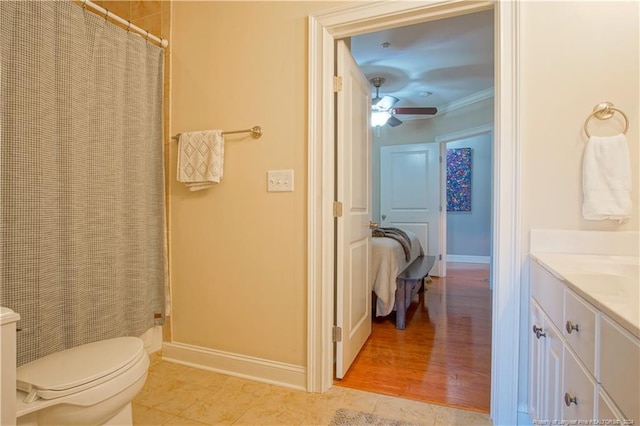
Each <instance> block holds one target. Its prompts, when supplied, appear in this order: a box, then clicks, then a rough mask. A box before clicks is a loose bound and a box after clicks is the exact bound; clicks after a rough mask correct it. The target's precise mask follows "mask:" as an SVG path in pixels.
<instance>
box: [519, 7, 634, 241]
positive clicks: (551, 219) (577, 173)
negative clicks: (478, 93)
mask: <svg viewBox="0 0 640 426" xmlns="http://www.w3.org/2000/svg"><path fill="white" fill-rule="evenodd" d="M639 7H640V3H638V2H635V1H634V2H607V1H604V2H544V3H543V2H523V3H522V19H521V22H522V25H521V28H520V31H521V40H520V42H521V62H520V70H521V74H520V78H521V88H522V89H521V93H520V100H521V105H522V110H521V113H522V114H521V122H520V128H521V141H522V168H521V170H522V192H521V193H522V229H523V231H524V235H523V237H524V238H523V244H524V247H525V248H526V247H527V246H528V238H527V234H528V231H529V230H530V229H534V228H555V229H580V230H610V231H615V230H638V229H639V223H640V221H639V219H640V216H639V214H640V211H639V210H638V202H639V201H638V191H639V189H638V169H639V168H640V161H639V157H638V156H639V154H638V153H639V152H640V151H639V150H638V148H639V147H638V145H639V143H638V142H639V141H638V135H639V134H640V133H639V132H638V127H639V126H640V120H639V115H640V112H639V110H638V104H639V99H638V96H639V91H640V87H639V86H638V80H639V78H638V76H639V75H640V70H639V68H638V58H639V54H638V48H639V35H638V28H639V27H640V25H639V24H640V22H639ZM602 101H611V102H613V103H614V104H615V105H616V106H617V107H618V108H621V109H622V110H623V111H624V112H625V113H626V114H627V116H628V117H629V119H630V120H631V125H630V129H629V133H628V134H627V139H628V141H629V149H630V151H631V158H632V170H633V185H634V186H633V206H634V207H633V213H632V217H633V219H632V221H631V222H630V223H628V224H625V225H619V224H618V223H617V222H613V221H603V222H601V221H586V220H584V219H583V218H582V213H581V206H582V181H581V177H582V153H583V150H584V147H585V142H586V136H584V134H583V132H582V125H583V123H584V121H585V119H586V117H587V115H588V114H589V113H590V112H591V111H592V109H593V107H594V105H596V104H598V103H600V102H602ZM619 118H620V116H619V115H617V114H616V116H615V120H616V121H617V120H618V119H619ZM598 121H599V120H596V119H594V120H591V123H590V127H589V129H590V131H591V133H592V134H598V135H607V134H609V135H611V134H616V133H620V131H621V130H622V128H623V126H622V125H621V123H620V122H619V121H617V122H616V121H614V119H611V120H608V121H607V122H606V123H598ZM598 124H605V125H606V126H598ZM599 127H603V129H599ZM604 127H608V128H604ZM525 252H526V251H525Z"/></svg>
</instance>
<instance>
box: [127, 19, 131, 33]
mask: <svg viewBox="0 0 640 426" xmlns="http://www.w3.org/2000/svg"><path fill="white" fill-rule="evenodd" d="M127 22H128V23H129V24H128V25H127V32H129V30H130V29H131V21H127Z"/></svg>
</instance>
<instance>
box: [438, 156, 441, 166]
mask: <svg viewBox="0 0 640 426" xmlns="http://www.w3.org/2000/svg"><path fill="white" fill-rule="evenodd" d="M438 158H439V161H440V164H442V155H441V156H440V157H438Z"/></svg>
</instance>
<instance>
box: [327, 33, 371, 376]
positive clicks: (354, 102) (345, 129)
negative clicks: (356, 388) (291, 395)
mask: <svg viewBox="0 0 640 426" xmlns="http://www.w3.org/2000/svg"><path fill="white" fill-rule="evenodd" d="M336 51H337V65H338V66H337V71H338V76H339V77H342V89H341V90H339V91H338V93H337V106H336V107H337V109H338V111H340V114H337V123H336V124H337V148H336V152H337V164H336V174H337V176H336V180H337V200H338V201H339V202H341V203H342V217H338V218H337V219H336V230H337V235H336V271H337V272H336V281H337V282H336V287H337V288H336V326H337V327H339V329H340V330H341V332H340V333H339V334H341V339H338V342H337V343H336V377H337V378H339V379H341V378H343V377H344V375H345V373H346V372H347V370H348V369H349V367H350V366H351V363H352V362H353V360H354V359H355V357H356V355H357V354H358V352H360V349H362V346H363V345H364V343H365V342H366V340H367V338H368V337H369V335H370V334H371V285H372V284H371V280H372V278H371V231H370V229H369V221H370V220H371V198H370V193H371V187H370V181H371V179H370V176H371V160H370V158H371V151H370V146H371V126H370V124H369V123H370V114H371V88H370V85H369V82H368V81H367V79H366V78H365V76H364V75H363V74H362V72H361V71H360V69H359V68H358V65H357V64H356V62H355V60H354V59H353V57H352V56H351V52H350V51H349V49H348V48H347V46H346V45H345V43H344V42H343V41H338V43H337V50H336Z"/></svg>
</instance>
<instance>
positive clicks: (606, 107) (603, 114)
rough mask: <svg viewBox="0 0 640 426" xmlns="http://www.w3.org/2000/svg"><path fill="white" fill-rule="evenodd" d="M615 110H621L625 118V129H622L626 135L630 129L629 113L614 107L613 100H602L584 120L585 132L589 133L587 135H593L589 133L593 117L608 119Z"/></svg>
mask: <svg viewBox="0 0 640 426" xmlns="http://www.w3.org/2000/svg"><path fill="white" fill-rule="evenodd" d="M615 112H619V113H620V114H621V115H622V117H623V118H624V130H623V131H622V133H623V134H625V135H626V134H627V130H629V118H628V117H627V115H626V114H625V113H624V112H622V110H621V109H618V108H616V107H614V106H613V104H612V103H611V102H602V103H599V104H598V105H596V106H595V107H593V112H592V113H591V114H589V115H588V116H587V119H586V120H585V122H584V133H585V134H586V135H587V137H589V138H590V137H591V134H590V133H589V129H588V128H587V127H588V125H589V121H590V120H591V118H592V117H595V118H597V119H598V120H608V119H609V118H611V117H613V114H614V113H615Z"/></svg>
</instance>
